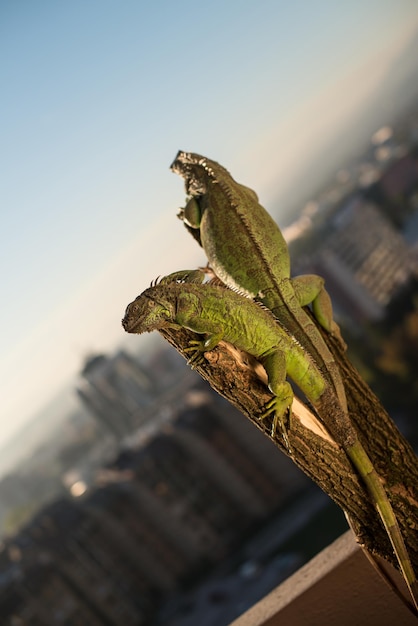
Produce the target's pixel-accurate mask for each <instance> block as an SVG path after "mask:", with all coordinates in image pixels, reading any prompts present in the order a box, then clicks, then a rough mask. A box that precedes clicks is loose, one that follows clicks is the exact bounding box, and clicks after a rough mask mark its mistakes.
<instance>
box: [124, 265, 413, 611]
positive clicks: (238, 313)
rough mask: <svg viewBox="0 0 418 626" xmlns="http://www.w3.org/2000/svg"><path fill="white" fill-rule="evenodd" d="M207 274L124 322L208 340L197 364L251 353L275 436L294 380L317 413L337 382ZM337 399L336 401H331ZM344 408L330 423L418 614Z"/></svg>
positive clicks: (407, 567)
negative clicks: (211, 355)
mask: <svg viewBox="0 0 418 626" xmlns="http://www.w3.org/2000/svg"><path fill="white" fill-rule="evenodd" d="M204 276H205V275H204V272H201V271H199V270H194V271H192V270H190V271H182V272H175V273H174V274H170V275H169V276H167V277H165V278H163V279H162V280H161V281H160V283H159V284H153V285H152V286H151V287H150V288H148V289H146V290H145V291H144V292H143V293H142V294H141V295H140V296H138V297H137V298H136V299H135V300H134V301H133V302H131V304H129V305H128V307H127V309H126V313H125V317H124V318H123V320H122V325H123V327H124V329H125V330H126V331H127V332H129V333H137V334H140V333H143V332H150V331H152V330H158V329H163V328H174V329H178V328H187V329H189V330H191V331H193V332H195V333H197V334H202V335H204V336H205V338H204V339H203V340H198V341H193V342H191V346H190V348H189V351H190V352H192V353H193V356H192V357H191V359H190V361H189V362H190V363H192V364H193V363H197V362H199V360H200V359H201V358H202V353H203V352H207V351H210V350H212V349H213V348H214V347H215V346H216V345H217V344H218V343H219V342H220V341H221V340H225V341H228V342H229V343H231V344H233V345H234V346H235V347H237V348H239V349H241V350H244V351H246V352H248V353H249V354H251V355H253V356H254V357H255V358H256V359H258V360H259V361H260V362H261V363H262V365H263V366H264V368H265V370H266V373H267V377H268V386H269V389H270V391H271V392H272V393H273V394H274V397H273V399H272V400H271V401H270V402H268V403H267V405H266V407H265V411H264V413H263V414H262V415H261V418H262V419H263V418H265V417H266V416H267V415H269V414H271V413H274V415H273V424H272V435H274V433H275V430H276V427H277V426H278V425H280V427H281V428H282V430H284V427H283V418H284V416H285V413H286V412H287V410H288V408H290V406H291V404H292V401H293V391H292V388H291V387H290V385H289V383H288V382H287V381H286V376H289V377H290V378H291V379H292V380H293V381H294V382H295V383H296V384H297V385H298V386H299V388H300V389H301V390H302V392H303V393H304V394H305V395H306V397H307V398H308V400H309V401H310V402H311V403H312V404H313V406H314V407H319V408H320V407H321V401H322V400H323V398H324V396H326V395H327V393H328V394H329V389H330V387H329V384H328V383H327V381H326V379H325V378H324V376H323V374H322V372H321V371H320V370H319V368H318V367H317V366H316V364H315V362H314V361H313V360H312V359H311V357H310V356H309V354H308V353H307V352H306V350H305V349H304V348H303V347H302V346H301V345H300V344H299V343H298V342H297V341H296V340H295V339H294V338H293V336H292V335H290V334H288V333H287V332H286V331H285V330H284V329H283V328H282V326H281V325H280V324H278V323H277V320H276V318H275V317H274V316H273V314H272V313H271V312H270V311H269V310H266V309H264V308H262V307H261V306H260V305H258V304H257V303H255V302H253V301H252V300H250V299H248V298H245V297H244V296H242V295H241V294H239V293H236V292H234V291H231V290H230V289H228V288H227V287H222V286H219V285H211V284H202V282H203V280H204ZM328 400H329V398H328ZM335 404H336V409H335V412H336V416H335V418H334V422H332V423H330V424H327V426H328V427H329V430H330V432H331V434H333V432H337V433H338V435H341V432H344V443H345V445H344V446H343V447H344V449H345V450H346V453H347V455H348V457H349V458H350V459H351V461H352V463H353V465H354V466H355V467H356V469H357V471H358V472H359V474H360V476H361V477H362V479H363V480H364V482H365V484H366V486H367V488H368V490H369V493H370V495H371V497H372V499H373V502H374V504H375V506H376V509H377V511H378V512H379V515H380V517H381V519H382V522H383V524H384V527H385V529H386V532H387V534H388V536H389V538H390V540H391V543H392V546H393V549H394V552H395V554H396V556H397V559H398V562H399V565H400V568H401V571H402V573H403V575H404V578H405V580H406V582H407V585H408V587H409V589H410V592H411V596H412V598H413V600H414V605H415V607H416V608H417V597H418V586H417V580H416V577H415V574H414V571H413V568H412V564H411V561H410V558H409V556H408V552H407V550H406V546H405V543H404V541H403V537H402V534H401V531H400V528H399V525H398V522H397V519H396V516H395V514H394V512H393V509H392V506H391V504H390V502H389V499H388V496H387V494H386V491H385V489H384V487H383V484H382V482H381V480H380V478H379V476H378V474H377V472H376V470H375V469H374V467H373V464H372V462H371V460H370V458H369V457H368V455H367V453H366V451H365V449H364V448H363V446H362V444H361V442H360V441H359V439H358V436H357V433H356V431H355V429H354V428H353V426H352V424H351V422H350V420H349V418H348V415H347V413H346V412H345V411H343V410H342V409H341V407H340V406H339V404H338V402H336V403H335Z"/></svg>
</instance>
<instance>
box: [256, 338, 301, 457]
mask: <svg viewBox="0 0 418 626" xmlns="http://www.w3.org/2000/svg"><path fill="white" fill-rule="evenodd" d="M259 360H260V362H261V364H262V365H263V367H264V369H265V370H266V373H267V379H268V387H269V389H270V391H271V392H272V393H273V394H274V398H272V399H271V400H270V401H269V402H267V404H266V410H265V411H264V413H263V414H262V415H261V416H260V419H264V418H265V417H267V416H268V415H270V414H271V413H273V412H274V417H273V422H272V425H271V436H272V437H274V436H275V433H276V430H277V426H280V430H281V432H282V436H283V440H284V442H285V444H286V448H287V450H288V452H289V453H291V447H290V443H289V439H288V436H287V430H288V428H289V424H285V421H284V417H285V415H286V413H287V412H289V409H290V407H291V406H292V402H293V390H292V387H291V386H290V384H289V383H288V382H287V380H286V370H287V368H286V355H285V353H284V352H283V351H282V350H280V349H279V348H275V349H272V350H270V351H269V352H268V353H267V354H264V355H262V356H261V357H260V358H259ZM290 415H291V413H290V412H289V420H290Z"/></svg>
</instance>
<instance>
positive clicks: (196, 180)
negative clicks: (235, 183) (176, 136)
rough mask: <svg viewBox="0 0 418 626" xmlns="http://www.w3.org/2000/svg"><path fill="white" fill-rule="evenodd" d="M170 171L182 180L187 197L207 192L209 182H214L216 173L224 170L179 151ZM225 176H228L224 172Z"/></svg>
mask: <svg viewBox="0 0 418 626" xmlns="http://www.w3.org/2000/svg"><path fill="white" fill-rule="evenodd" d="M170 169H171V170H172V171H173V172H175V173H176V174H179V175H180V176H181V177H182V178H184V183H185V187H186V193H187V194H188V195H189V196H202V195H204V194H205V193H206V192H207V188H208V183H209V180H212V182H214V181H216V178H217V174H216V173H217V171H219V170H225V168H224V167H222V165H219V163H215V161H211V160H210V159H207V158H206V157H204V156H201V155H200V154H195V153H194V152H183V151H182V150H179V152H178V153H177V156H176V158H175V159H174V161H173V163H172V164H171V165H170ZM225 174H226V175H228V176H229V174H228V172H227V171H226V170H225Z"/></svg>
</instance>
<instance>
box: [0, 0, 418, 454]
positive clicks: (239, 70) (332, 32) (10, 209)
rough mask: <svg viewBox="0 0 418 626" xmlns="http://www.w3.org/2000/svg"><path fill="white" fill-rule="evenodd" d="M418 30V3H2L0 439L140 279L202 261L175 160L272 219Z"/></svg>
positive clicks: (78, 358) (88, 347)
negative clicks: (221, 182) (211, 169)
mask: <svg viewBox="0 0 418 626" xmlns="http://www.w3.org/2000/svg"><path fill="white" fill-rule="evenodd" d="M417 26H418V5H417V3H416V1H415V0H397V1H396V2H394V1H393V0H390V1H389V0H353V1H351V2H347V3H342V2H335V1H332V0H329V1H327V0H304V1H302V0H296V1H293V2H288V1H282V0H274V1H269V0H257V1H256V0H254V1H245V0H241V1H233V0H231V1H225V0H224V1H222V2H220V1H218V0H213V1H212V2H210V3H199V2H196V1H194V2H191V1H181V0H180V1H178V2H168V1H156V2H152V3H151V2H141V1H139V0H137V1H133V0H125V1H120V2H116V1H115V0H112V1H111V0H87V1H86V0H72V1H71V2H66V3H64V2H56V1H49V0H37V2H33V1H31V0H20V1H19V2H12V1H11V0H5V1H3V2H2V3H1V5H0V80H1V85H2V98H1V100H0V119H1V122H0V145H1V146H2V150H1V154H0V161H1V163H0V165H1V176H0V216H1V229H0V244H1V248H0V250H1V252H0V254H1V263H0V278H1V285H2V296H3V297H2V301H3V306H2V308H1V312H0V338H1V346H2V351H1V355H0V393H1V396H2V399H3V410H2V420H1V423H0V444H1V443H2V442H4V441H5V440H7V438H8V437H10V436H11V435H12V434H13V433H14V432H15V431H17V430H18V429H19V428H20V427H21V426H22V425H23V424H24V423H25V421H27V420H28V419H30V417H31V416H32V415H33V414H34V412H35V411H37V410H38V409H39V408H40V407H41V406H42V404H43V403H44V402H46V401H47V399H48V398H49V397H50V396H51V395H53V394H54V393H55V391H56V389H57V388H58V387H59V386H60V385H62V384H63V383H64V382H65V381H66V380H68V379H69V377H70V376H71V375H73V374H74V373H76V372H77V371H78V369H79V368H80V365H81V363H82V359H83V356H84V355H85V354H86V353H87V352H90V351H102V350H111V349H113V347H114V346H115V345H116V344H117V343H118V342H119V341H121V340H122V339H123V333H122V330H121V327H120V319H121V317H122V314H123V312H124V308H125V306H126V304H127V303H128V302H129V301H131V300H132V299H133V298H134V297H135V296H136V295H137V294H138V293H140V292H141V291H142V290H143V289H144V288H145V287H146V286H147V285H148V284H149V282H150V281H151V279H153V278H154V277H155V276H156V275H158V274H164V273H168V272H170V271H174V270H177V269H183V268H185V267H187V266H190V265H191V264H196V263H203V262H204V257H203V254H202V253H201V252H200V251H199V250H198V248H197V247H196V246H195V245H194V242H193V240H192V239H191V238H190V236H189V235H188V234H187V233H186V232H185V231H184V228H183V227H182V225H181V223H180V222H178V220H176V218H175V214H176V212H177V208H178V207H179V206H180V205H181V204H182V203H183V200H184V192H183V186H182V183H181V181H180V179H178V178H177V177H175V176H174V175H173V174H171V173H170V172H169V170H168V166H169V165H170V163H171V161H172V160H173V158H174V156H175V154H176V152H177V150H178V149H179V148H181V149H187V150H192V151H196V152H200V153H201V154H204V155H206V156H209V157H211V158H214V159H215V160H218V161H220V162H221V163H222V164H223V165H225V166H226V167H227V168H228V169H229V170H230V171H231V172H232V173H233V175H234V177H236V178H237V180H239V181H241V182H244V183H246V184H248V185H249V186H252V187H254V188H256V190H257V192H258V194H259V196H260V198H261V200H262V202H263V204H264V205H265V206H266V207H268V208H269V207H270V206H271V204H273V203H277V198H278V197H280V189H281V188H282V187H284V186H286V185H288V184H289V181H292V180H297V179H298V177H299V176H301V175H302V174H303V168H304V167H307V166H308V164H309V159H312V158H313V155H314V154H315V150H314V148H315V145H316V144H317V143H318V141H320V140H321V139H322V138H323V137H327V136H329V137H332V136H333V135H334V134H335V133H341V132H342V131H343V129H344V128H345V124H347V121H348V120H349V119H350V116H351V115H352V114H353V112H355V111H358V110H359V109H361V107H362V106H364V104H365V102H367V99H368V98H369V97H370V96H371V95H372V94H373V90H374V89H375V88H377V86H378V85H379V81H380V80H382V79H383V78H384V76H385V72H386V71H387V69H388V67H390V62H391V60H392V59H393V58H395V57H396V54H397V53H398V52H399V51H400V50H401V49H402V46H403V45H405V44H406V42H407V41H408V38H410V37H411V36H412V34H413V29H414V28H417ZM344 132H345V131H344ZM283 211H284V208H283ZM279 216H280V214H279ZM295 217H296V216H295ZM132 339H133V340H134V341H138V342H139V341H141V338H132ZM139 345H140V344H139V343H138V344H137V346H139Z"/></svg>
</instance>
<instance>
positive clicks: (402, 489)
mask: <svg viewBox="0 0 418 626" xmlns="http://www.w3.org/2000/svg"><path fill="white" fill-rule="evenodd" d="M160 332H161V334H162V335H163V337H164V338H165V339H167V341H169V343H171V344H172V345H173V346H174V347H175V348H176V349H177V350H178V351H179V352H180V353H181V354H182V355H183V356H185V358H187V355H186V353H185V352H184V350H185V348H186V347H187V346H188V344H189V341H190V339H191V338H195V336H194V335H193V333H191V332H189V331H187V330H179V331H177V330H176V331H174V330H164V331H160ZM323 336H324V340H325V341H326V343H327V345H328V347H329V348H330V350H331V351H332V353H333V355H334V358H335V360H336V362H337V364H338V365H339V367H340V370H341V374H342V378H343V381H344V385H345V390H346V395H347V401H348V407H349V413H350V418H351V420H352V422H353V424H354V425H355V428H356V430H357V432H358V434H359V437H360V440H361V442H362V444H363V446H364V448H365V449H366V451H367V453H368V454H369V456H370V458H371V460H372V462H373V464H374V465H375V468H376V470H377V472H378V474H379V476H380V477H381V479H382V481H383V483H384V485H385V488H386V491H387V493H388V496H389V499H390V501H391V504H392V506H393V509H394V511H395V514H396V516H397V518H398V523H399V526H400V529H401V532H402V534H403V537H404V540H405V543H406V546H407V549H408V551H409V554H410V557H411V560H412V564H413V566H414V569H415V571H417V570H418V532H417V530H418V521H417V520H418V459H417V457H416V456H415V454H414V452H413V450H412V448H411V446H410V445H409V443H408V442H407V441H406V440H405V439H404V437H403V436H402V435H401V433H400V432H399V431H398V429H397V428H396V426H395V424H394V423H393V421H392V420H391V418H390V417H389V415H388V414H387V413H386V411H385V410H384V408H383V407H382V405H381V404H380V402H379V400H378V399H377V398H376V396H375V395H374V394H373V392H372V391H371V390H370V389H369V387H368V386H367V385H366V383H365V382H364V381H363V380H362V378H361V376H360V374H359V373H358V372H357V370H356V369H355V368H354V367H353V366H352V364H351V363H350V361H349V360H348V358H347V356H346V355H345V353H344V352H343V351H342V349H341V345H340V344H339V342H338V341H336V340H334V339H333V338H332V337H329V336H328V335H326V334H325V333H323ZM196 370H197V371H198V372H199V374H200V375H201V376H202V377H203V378H204V379H206V380H207V381H208V382H209V383H210V385H211V386H212V387H213V388H214V389H215V390H216V391H217V392H218V393H219V394H221V395H222V396H223V397H225V398H226V399H227V400H228V401H229V402H231V403H232V404H233V405H234V406H235V407H237V408H238V409H239V410H240V411H241V412H242V413H243V414H244V415H246V416H247V417H248V418H249V419H250V420H251V421H252V422H253V423H254V424H255V426H256V427H257V428H259V429H260V430H262V431H263V432H264V433H265V434H266V436H268V437H270V438H271V436H270V428H271V418H266V419H260V415H261V414H262V413H263V408H264V406H265V404H266V402H267V401H268V400H270V399H271V397H272V396H271V394H270V392H269V390H268V388H267V387H266V385H265V381H266V376H265V372H264V370H263V368H261V366H260V365H259V364H257V363H256V362H255V361H254V360H253V359H252V358H251V357H249V356H248V355H246V354H244V353H242V352H240V351H239V350H237V349H236V348H234V347H233V346H231V345H230V344H227V343H225V342H221V343H220V344H219V345H218V346H217V347H216V348H215V349H214V350H212V351H211V352H207V353H205V355H204V362H203V364H201V365H198V366H197V367H196ZM263 380H264V382H263ZM288 438H289V442H290V447H291V454H290V455H289V456H290V457H291V458H292V460H293V461H294V462H295V463H296V465H297V466H298V467H300V468H301V469H302V470H303V471H304V472H305V473H306V474H307V475H308V476H310V478H312V480H314V481H315V482H316V483H317V484H318V485H319V486H320V487H321V489H323V491H325V493H327V494H328V495H329V496H330V497H331V498H332V499H333V500H334V501H335V502H336V503H337V504H338V505H339V506H340V507H341V508H342V509H343V510H344V511H345V512H346V514H347V515H348V517H349V519H350V524H351V527H352V529H353V531H354V533H355V534H356V537H357V541H358V542H359V543H360V545H362V546H363V547H364V548H365V549H366V550H367V551H368V552H370V553H371V554H372V555H373V556H375V557H381V558H383V559H384V560H385V561H388V562H389V563H391V564H392V565H394V566H395V567H396V568H398V563H397V560H396V558H395V555H394V553H393V550H392V547H391V544H390V542H389V539H388V537H387V535H386V532H385V529H384V528H383V525H382V523H381V521H380V517H379V515H378V513H377V511H376V510H375V508H374V506H373V505H372V504H371V503H370V498H369V495H368V493H367V491H366V489H365V487H364V485H363V483H362V481H361V479H360V478H359V476H358V475H357V472H356V470H355V469H354V467H353V466H352V464H351V462H350V461H349V459H348V457H347V456H346V454H345V452H344V450H343V449H342V448H341V447H340V446H338V445H337V444H336V443H335V442H334V441H333V439H332V437H330V436H329V435H328V434H327V433H326V431H325V430H324V429H323V427H322V426H321V423H320V422H319V420H318V419H317V418H316V417H315V415H314V414H313V413H312V411H310V412H308V411H306V409H305V407H304V406H303V405H301V404H300V402H298V401H297V400H296V401H295V402H294V404H293V407H292V416H291V418H290V423H289V425H288ZM273 442H274V444H275V445H276V446H277V447H278V448H279V449H280V450H282V451H283V452H284V453H285V454H288V451H287V449H286V447H285V445H284V443H283V439H282V436H281V433H280V430H278V431H277V432H276V435H275V437H274V439H273Z"/></svg>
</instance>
